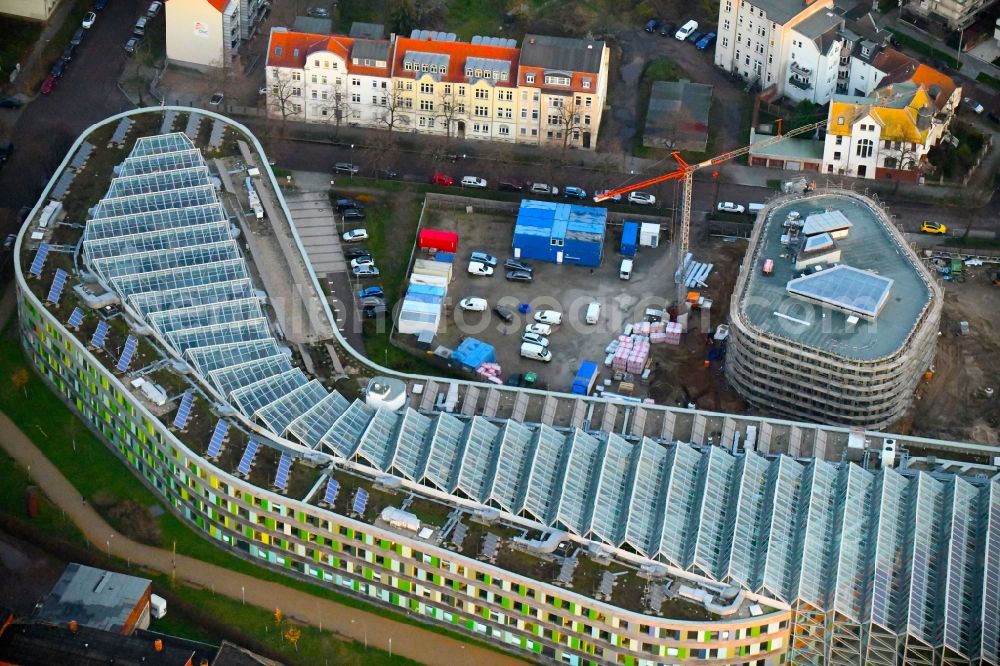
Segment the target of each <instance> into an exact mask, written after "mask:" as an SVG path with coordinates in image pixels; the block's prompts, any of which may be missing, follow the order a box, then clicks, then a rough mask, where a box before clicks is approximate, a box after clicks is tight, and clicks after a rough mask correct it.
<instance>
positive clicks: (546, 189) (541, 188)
mask: <svg viewBox="0 0 1000 666" xmlns="http://www.w3.org/2000/svg"><path fill="white" fill-rule="evenodd" d="M528 189H530V190H531V193H532V194H559V188H558V187H552V186H551V185H546V184H545V183H529V188H528Z"/></svg>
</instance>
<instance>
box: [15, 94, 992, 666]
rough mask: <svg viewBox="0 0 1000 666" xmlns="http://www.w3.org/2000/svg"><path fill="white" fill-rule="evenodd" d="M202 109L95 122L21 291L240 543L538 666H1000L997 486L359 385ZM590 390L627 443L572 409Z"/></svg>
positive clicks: (45, 332)
mask: <svg viewBox="0 0 1000 666" xmlns="http://www.w3.org/2000/svg"><path fill="white" fill-rule="evenodd" d="M189 112H190V110H188V109H181V108H175V109H170V108H168V109H164V110H161V109H157V110H155V111H141V112H134V113H132V114H129V115H128V116H126V117H122V116H119V117H115V118H113V119H109V120H108V121H106V122H105V123H103V124H101V125H98V126H96V127H94V128H91V130H90V131H89V132H88V133H87V134H86V135H85V136H83V137H81V139H80V140H79V141H78V142H77V144H76V145H75V146H74V148H73V151H72V153H71V154H70V155H69V156H68V157H67V159H66V161H65V162H64V164H63V169H62V171H61V172H60V173H59V174H57V176H56V177H55V178H54V179H53V181H52V183H51V185H50V186H49V187H48V188H47V189H46V191H45V192H44V195H43V198H42V199H41V200H40V201H39V203H38V205H37V206H36V208H35V210H34V211H33V212H32V214H31V216H30V217H29V220H28V222H27V224H26V226H25V228H24V230H23V231H22V232H21V234H20V236H19V238H18V241H17V250H16V251H17V257H16V259H17V286H18V295H19V301H18V305H19V310H20V322H21V333H22V340H23V343H24V346H25V349H26V351H27V353H28V354H29V356H30V358H31V359H32V362H33V363H34V365H35V366H36V368H37V370H38V372H39V373H40V374H41V375H42V376H43V377H44V378H45V380H46V381H47V382H48V384H49V385H50V386H51V388H52V389H53V390H54V391H56V392H58V393H59V394H60V395H61V396H62V397H63V398H64V399H65V400H66V401H67V403H68V404H69V405H71V406H72V407H73V408H74V409H75V410H76V412H77V413H79V414H80V416H81V417H82V418H83V419H85V421H86V422H87V423H88V424H89V425H90V426H91V427H92V428H93V429H94V430H95V431H97V432H99V433H100V434H101V435H102V436H103V438H104V439H105V440H106V441H107V442H108V444H109V446H110V447H111V448H112V450H113V451H114V452H115V453H116V454H117V455H118V456H119V457H120V458H121V460H122V461H123V463H124V464H125V465H127V466H128V467H129V468H130V469H131V470H132V471H133V472H134V473H135V474H137V475H138V476H139V477H140V478H141V479H142V480H143V481H144V482H145V483H146V484H147V485H148V486H149V487H150V488H151V489H153V490H154V491H155V492H156V493H158V494H159V495H160V496H161V498H162V499H163V500H164V502H165V503H166V504H167V505H168V506H169V507H170V508H171V509H172V510H173V511H174V512H175V513H176V514H177V515H179V516H181V517H182V518H183V519H184V520H185V521H187V523H188V524H189V525H190V526H191V527H192V528H193V529H194V530H196V531H197V532H199V533H201V534H202V535H204V536H205V537H206V538H208V539H211V540H212V541H213V542H214V543H216V544H217V545H218V546H219V547H220V548H224V549H227V550H229V551H231V552H234V553H236V554H239V555H241V556H243V557H245V558H248V559H251V560H253V561H255V562H257V563H259V564H261V565H262V566H267V567H271V568H275V569H279V570H281V571H284V572H286V573H287V574H288V575H292V576H298V577H301V578H307V579H310V580H313V581H318V582H321V583H323V584H326V585H328V586H330V587H331V588H334V589H337V590H340V591H342V592H345V593H347V594H352V595H356V596H359V597H363V598H365V599H368V600H370V601H371V603H373V604H377V605H383V606H387V607H394V608H397V609H405V610H407V611H409V612H411V613H413V614H415V615H418V616H420V617H422V618H423V619H425V620H426V621H427V622H430V623H437V624H444V625H448V626H450V627H451V628H452V630H453V631H456V632H458V633H466V634H468V635H470V636H476V637H479V638H486V639H488V640H490V642H491V643H493V644H495V645H498V646H502V647H504V648H505V649H507V650H510V651H511V652H514V653H516V654H520V655H523V656H526V657H529V658H532V659H535V660H538V661H544V662H552V663H556V662H563V663H568V664H604V663H612V664H635V665H639V664H642V665H645V664H650V665H651V664H680V663H697V664H718V665H720V666H721V665H723V664H726V665H733V664H754V665H756V664H778V663H783V662H794V663H802V664H806V663H808V664H814V663H832V664H860V663H866V664H885V665H887V666H889V665H891V666H895V664H897V663H898V662H899V661H900V660H901V659H905V660H906V661H907V663H914V664H916V663H926V664H940V663H960V662H961V663H969V662H976V663H982V664H994V665H996V664H1000V638H998V631H997V630H998V627H1000V608H998V599H1000V586H998V577H1000V480H998V479H996V478H995V479H993V480H990V479H988V478H987V477H986V476H984V475H983V474H979V475H978V476H969V477H964V476H960V475H948V474H941V473H936V474H934V475H931V474H929V473H925V472H920V471H917V470H916V469H915V468H905V469H904V468H900V469H899V470H897V469H884V470H879V469H871V470H869V469H864V468H862V467H860V466H858V465H855V464H851V463H846V462H843V463H831V462H827V461H826V460H822V459H818V458H794V457H790V456H786V455H781V454H779V453H775V452H774V451H771V452H769V451H768V447H772V448H777V447H778V446H779V445H784V444H785V443H786V444H787V445H788V446H792V444H791V440H789V441H788V442H785V441H784V438H786V435H787V436H788V437H791V438H792V439H794V447H795V451H796V454H797V455H798V454H799V453H802V452H805V451H806V450H811V451H812V452H813V453H814V455H820V454H821V453H822V452H823V451H827V452H828V451H830V450H832V447H833V446H834V445H835V444H836V443H837V442H840V441H841V438H842V437H846V431H844V430H843V429H837V428H826V429H821V428H818V427H814V426H810V425H808V424H803V423H790V422H781V421H776V420H773V421H765V420H761V419H743V418H742V417H739V418H736V417H729V416H727V415H720V414H711V413H705V412H693V411H689V410H671V409H668V408H659V407H656V406H643V407H642V408H641V409H640V408H638V407H636V405H635V404H634V403H629V404H626V403H621V404H618V405H617V406H616V405H615V404H612V403H601V402H599V401H594V402H592V403H591V402H590V399H588V398H580V397H579V396H567V395H560V394H547V393H544V392H539V391H531V390H524V389H516V388H505V387H490V386H487V385H480V384H475V383H470V382H458V381H451V380H449V381H448V384H449V386H445V385H444V383H443V382H444V380H435V379H433V378H430V377H413V376H402V375H395V376H386V375H392V374H393V373H391V372H390V371H386V370H385V369H382V368H378V367H377V366H374V365H372V364H370V366H369V367H370V369H371V371H372V374H375V375H383V377H382V378H381V379H379V380H378V387H377V390H372V391H370V392H369V393H368V394H367V396H364V395H362V397H359V398H357V399H353V398H351V397H348V396H349V395H354V394H355V393H357V391H356V389H355V390H352V389H351V388H350V384H351V383H339V384H337V386H338V387H341V390H340V391H337V390H333V386H334V381H333V379H332V374H333V373H328V372H326V371H325V370H324V368H326V367H327V363H326V361H324V360H322V354H323V353H324V351H325V349H326V347H325V341H326V340H329V335H339V334H338V333H336V332H335V331H336V327H335V326H334V325H333V317H332V314H331V312H330V308H329V306H328V304H327V302H326V300H325V299H324V298H323V297H322V296H321V293H322V292H321V291H320V289H319V285H318V283H317V280H316V276H315V274H314V273H313V271H312V268H311V266H310V263H309V260H308V258H307V256H306V254H305V252H304V250H303V246H302V244H301V242H300V238H299V235H298V233H297V231H296V229H295V226H294V225H293V224H292V221H291V219H290V216H289V212H288V208H287V206H286V205H285V203H284V201H283V198H282V196H281V193H280V192H279V191H278V190H277V184H276V183H275V181H274V179H273V178H270V177H268V176H267V175H266V174H265V175H264V176H253V177H252V178H250V179H249V180H245V179H244V178H245V172H240V170H239V169H237V168H236V167H235V166H234V165H233V156H227V155H224V154H222V155H220V151H218V150H217V149H215V148H213V147H212V146H211V145H209V146H203V145H201V144H199V143H196V142H195V141H192V140H191V139H190V138H188V136H186V135H185V134H182V133H174V132H173V131H172V129H173V126H174V125H175V124H177V123H184V122H187V124H188V127H189V129H190V126H191V125H192V124H194V125H195V128H196V130H197V120H198V118H197V117H195V118H192V117H191V116H190V115H189ZM199 113H200V114H202V115H203V116H207V122H209V123H216V126H215V127H213V128H212V130H211V131H209V130H208V129H207V128H202V130H203V131H202V130H199V131H192V132H189V133H188V134H190V135H193V136H196V137H203V138H205V137H209V136H212V137H214V136H217V135H221V134H222V133H223V132H229V133H234V134H235V136H237V137H238V138H239V139H240V140H241V141H242V142H243V145H242V148H241V149H242V151H243V154H242V156H241V158H242V160H243V161H244V162H246V163H247V164H248V165H252V164H255V163H256V164H266V160H264V158H263V156H262V155H261V149H260V147H259V145H258V144H257V142H256V140H255V139H254V138H253V137H252V136H250V135H249V134H248V133H247V132H246V130H245V129H244V128H242V127H241V126H238V125H235V124H228V125H223V123H224V122H225V119H223V118H221V117H219V116H215V115H214V114H210V113H208V114H206V113H204V112H199ZM113 132H114V134H113V135H112V133H113ZM109 138H115V139H116V140H115V141H112V142H110V147H109V148H104V146H105V144H108V143H109ZM227 143H228V142H227ZM95 146H100V147H99V148H98V147H95ZM210 150H211V151H212V152H213V154H214V155H215V156H214V157H211V158H207V157H206V156H205V155H206V154H209V151H210ZM71 160H72V162H71ZM237 176H238V179H236V178H237ZM86 182H89V183H90V185H89V186H87V187H84V186H79V184H80V183H86ZM94 182H96V183H99V184H101V186H100V187H99V188H97V187H94V186H93V183H94ZM251 190H253V196H255V197H256V198H257V200H258V201H257V204H258V205H259V206H260V207H261V208H262V209H263V211H264V212H265V216H264V218H263V219H258V216H257V215H255V214H254V213H253V211H252V208H253V207H252V205H251V204H252V203H253V202H252V201H251V199H252V198H253V197H252V196H250V191H251ZM98 191H99V192H101V194H100V195H99V196H95V195H92V194H89V193H92V192H98ZM88 197H93V198H92V199H90V198H88ZM51 202H55V203H51ZM268 242H270V243H272V244H273V245H271V246H267V245H266V243H268ZM255 252H256V253H257V254H255ZM279 268H281V270H278V269H279ZM284 271H287V272H288V273H289V274H291V276H292V278H291V279H289V278H288V275H286V274H285V272H284ZM298 271H304V272H305V273H304V274H305V275H307V276H308V279H306V280H305V281H304V283H298V284H296V280H295V276H296V274H297V272H298ZM275 276H278V277H280V278H281V279H278V280H275ZM258 281H260V282H263V283H264V284H260V283H259V282H258ZM271 281H273V284H275V285H276V286H275V289H281V284H282V283H283V284H285V285H288V284H296V289H297V290H298V291H297V292H296V293H297V297H299V298H301V299H302V300H303V302H305V303H309V302H313V303H315V307H313V308H312V309H310V308H308V307H305V308H302V307H299V306H296V305H294V303H293V296H295V294H294V293H292V292H294V291H295V290H292V291H290V292H289V293H290V294H292V296H287V295H286V296H287V297H285V296H283V297H282V298H280V299H279V298H276V297H275V294H274V293H272V292H273V290H272V288H271V285H272V282H271ZM262 286H267V287H268V294H267V296H265V294H264V292H263V291H262V290H261V287H262ZM296 311H298V312H299V313H300V314H301V317H302V320H303V322H305V323H302V324H301V325H300V326H296V325H293V324H292V323H291V322H292V318H293V314H294V313H295V312H296ZM324 328H325V329H326V330H327V331H328V333H327V337H326V338H324V337H323V330H324ZM339 342H340V343H341V344H344V345H346V343H345V341H344V340H343V339H339ZM355 362H358V361H357V360H356V361H355ZM442 394H444V395H448V396H451V397H453V398H454V400H450V399H449V400H445V401H444V402H445V403H449V402H450V403H451V404H453V405H460V408H459V409H457V410H455V411H452V412H445V411H442V410H440V409H438V408H436V406H438V405H440V404H441V402H440V401H438V400H437V397H438V396H439V395H442ZM400 400H404V401H405V404H404V406H403V407H399V408H396V407H398V404H399V401H400ZM393 401H395V402H396V404H393V405H392V407H393V408H387V407H386V404H387V403H389V402H393ZM504 405H507V406H508V407H506V408H510V409H511V411H510V413H509V414H504V413H503V409H505V407H504ZM510 405H513V407H512V408H511V407H509V406H510ZM588 405H592V406H593V408H594V409H595V410H596V409H603V410H605V411H604V413H605V415H608V414H611V416H610V417H607V416H606V418H605V419H604V421H605V422H607V423H610V424H612V425H613V431H612V432H601V431H597V430H583V429H581V428H580V427H579V425H578V424H577V423H576V422H575V421H574V419H575V416H570V417H567V418H568V419H569V425H566V424H563V423H561V422H560V418H561V417H559V416H558V414H560V413H561V411H560V410H561V409H562V407H563V406H565V407H567V409H568V410H569V411H571V412H572V413H573V414H574V415H575V414H576V413H577V411H578V410H579V409H582V408H586V407H588ZM467 407H468V408H467ZM616 409H621V410H630V411H628V412H627V414H628V417H627V418H626V419H625V420H627V421H628V425H627V426H625V425H622V426H621V427H619V426H618V425H617V424H618V423H620V422H622V421H619V420H616V416H615V414H617V415H618V416H621V413H618V412H615V411H613V410H616ZM553 414H556V416H553ZM512 415H513V416H515V417H516V418H511V416H512ZM532 415H537V416H534V417H533V416H532ZM595 422H596V420H595ZM653 423H656V424H658V425H657V426H656V427H657V429H658V432H659V433H660V435H658V436H654V435H652V434H650V428H651V427H652V426H651V424H653ZM682 423H689V424H692V425H690V427H689V429H685V428H688V426H682V425H681V424H682ZM750 423H752V424H754V425H748V424H750ZM717 427H718V429H719V430H720V431H721V432H723V433H724V436H723V438H722V439H726V438H729V439H730V440H731V439H732V438H733V437H734V436H735V435H734V434H735V433H739V432H744V431H746V432H749V429H750V428H753V429H754V432H755V433H756V434H755V440H754V441H755V446H756V450H749V451H742V450H739V449H738V448H736V447H733V450H730V448H721V447H719V446H717V445H715V446H713V445H712V443H711V441H710V439H711V435H710V433H713V432H715V429H716V428H717ZM682 430H683V432H682ZM669 433H674V434H673V435H670V434H669ZM788 433H791V435H788ZM871 436H872V437H878V434H877V433H871ZM715 441H716V443H717V442H718V440H715ZM898 441H899V442H900V443H901V445H902V444H905V443H906V440H905V439H904V438H899V440H898ZM821 444H822V447H825V448H822V447H821ZM940 444H941V445H942V446H952V447H954V448H956V449H961V450H966V448H963V447H965V446H966V445H959V444H954V443H947V442H941V443H940ZM971 448H973V449H974V448H975V447H971ZM969 450H971V449H969ZM982 469H986V468H985V466H984V467H983V468H982Z"/></svg>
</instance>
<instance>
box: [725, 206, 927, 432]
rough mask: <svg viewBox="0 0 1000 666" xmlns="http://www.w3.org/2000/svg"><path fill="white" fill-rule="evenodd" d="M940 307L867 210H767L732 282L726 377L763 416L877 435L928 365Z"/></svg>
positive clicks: (901, 246)
mask: <svg viewBox="0 0 1000 666" xmlns="http://www.w3.org/2000/svg"><path fill="white" fill-rule="evenodd" d="M942 302H943V297H942V291H941V287H940V286H939V285H938V284H937V283H936V282H935V280H934V278H933V277H932V276H931V274H930V273H929V272H928V271H927V269H926V268H924V266H923V265H922V264H921V263H920V260H919V258H918V257H917V256H916V254H915V253H914V252H913V250H912V249H911V248H910V247H909V246H907V244H906V241H905V239H904V238H903V236H902V234H901V233H900V232H899V231H898V230H897V229H896V228H895V227H894V226H893V225H892V223H891V222H890V221H889V218H888V216H887V215H886V213H885V211H884V210H882V208H881V207H880V206H879V205H878V204H877V203H875V201H873V200H872V199H870V198H868V197H866V196H862V195H860V194H857V193H855V192H850V191H846V190H823V191H817V192H812V193H809V194H807V195H804V196H802V195H792V196H787V197H780V198H777V199H774V200H773V201H771V202H770V203H769V204H768V205H767V207H766V208H765V209H764V210H763V211H761V213H760V215H759V217H758V224H757V227H756V229H755V230H754V233H753V236H752V237H751V239H750V248H749V250H748V252H747V258H746V260H745V261H744V262H743V266H742V267H741V269H740V274H739V276H738V278H737V281H736V289H735V293H734V294H733V299H732V302H731V305H730V312H729V318H730V327H731V341H730V345H729V350H728V353H727V359H726V376H727V377H728V379H729V381H730V382H731V383H732V384H733V386H734V387H736V389H737V390H738V391H739V392H740V393H741V394H742V395H743V397H744V398H745V399H746V400H747V401H748V402H750V403H752V404H754V405H757V406H758V407H761V408H764V409H768V410H772V411H774V412H778V413H781V414H785V415H788V416H792V417H795V418H803V419H808V420H813V421H820V422H823V423H835V424H841V425H848V426H863V427H866V428H884V427H886V426H888V425H889V424H891V423H892V422H893V421H895V420H896V419H897V418H899V417H900V416H901V415H902V414H903V412H904V411H905V410H906V408H907V407H908V406H909V404H910V400H911V398H912V395H913V391H914V389H915V388H916V386H917V383H918V382H919V381H920V378H921V376H922V374H923V373H924V371H925V370H927V368H928V367H929V366H930V365H931V363H932V362H933V359H934V354H935V351H936V344H937V333H938V324H939V320H940V317H941V306H942Z"/></svg>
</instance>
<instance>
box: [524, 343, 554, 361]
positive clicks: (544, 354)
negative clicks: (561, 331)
mask: <svg viewBox="0 0 1000 666" xmlns="http://www.w3.org/2000/svg"><path fill="white" fill-rule="evenodd" d="M521 356H523V357H524V358H531V359H534V360H536V361H544V362H545V363H548V362H549V361H551V360H552V352H550V351H549V350H548V349H546V348H545V347H543V346H541V345H536V344H534V343H532V342H522V343H521Z"/></svg>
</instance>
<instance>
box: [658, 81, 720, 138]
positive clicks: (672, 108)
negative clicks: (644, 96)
mask: <svg viewBox="0 0 1000 666" xmlns="http://www.w3.org/2000/svg"><path fill="white" fill-rule="evenodd" d="M711 108H712V86H709V85H705V84H703V83H691V82H690V81H654V82H653V86H652V89H651V90H650V93H649V106H648V108H647V110H646V127H645V129H644V130H643V133H642V145H643V146H646V147H647V148H668V149H670V150H695V151H698V152H704V151H705V150H706V149H707V148H708V113H709V110H710V109H711Z"/></svg>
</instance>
